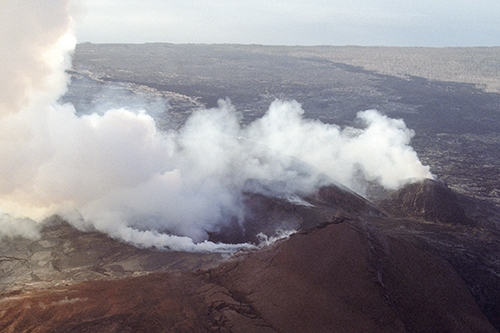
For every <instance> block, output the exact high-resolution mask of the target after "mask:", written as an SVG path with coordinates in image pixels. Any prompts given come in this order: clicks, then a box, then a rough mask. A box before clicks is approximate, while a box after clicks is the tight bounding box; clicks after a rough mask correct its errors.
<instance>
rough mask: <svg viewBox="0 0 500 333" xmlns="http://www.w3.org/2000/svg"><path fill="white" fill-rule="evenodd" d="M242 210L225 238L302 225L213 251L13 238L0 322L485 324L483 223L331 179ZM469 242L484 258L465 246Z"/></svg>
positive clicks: (478, 327)
mask: <svg viewBox="0 0 500 333" xmlns="http://www.w3.org/2000/svg"><path fill="white" fill-rule="evenodd" d="M410 188H417V189H418V188H419V187H418V186H414V187H410ZM408 191H410V190H408ZM410 192H411V191H410ZM419 193H420V192H419ZM247 207H248V209H249V210H250V209H251V210H252V211H253V212H254V215H249V216H250V218H249V220H248V221H246V224H245V225H244V226H246V228H240V229H238V228H236V229H235V230H236V231H234V233H233V236H234V237H236V238H238V237H247V238H245V239H250V238H252V237H255V232H256V231H257V230H258V229H259V228H263V227H265V226H266V225H267V226H268V230H263V231H264V232H266V233H267V234H269V235H271V234H272V232H274V231H275V230H277V229H278V227H279V226H291V225H292V224H294V223H295V224H294V225H293V226H294V227H296V228H297V229H300V230H301V231H300V232H299V233H297V234H294V235H292V236H291V237H289V238H288V239H285V240H281V241H278V242H276V243H274V244H272V245H269V246H264V247H262V248H260V249H256V250H253V251H250V252H240V253H237V254H235V255H233V256H232V258H229V259H228V258H226V260H225V261H224V260H223V258H222V256H220V255H214V254H210V253H198V254H193V253H181V252H170V251H152V250H141V249H137V248H134V247H131V246H129V245H126V244H123V243H119V242H116V241H114V240H112V239H110V238H108V237H107V236H104V235H101V234H98V233H95V232H91V233H83V232H81V231H78V230H75V229H71V227H70V226H69V225H67V224H64V223H62V224H61V223H60V222H59V223H52V224H49V225H48V226H47V227H46V228H45V231H44V236H43V238H42V239H41V240H37V241H28V240H25V241H21V240H11V241H10V244H11V245H10V247H9V248H10V251H11V254H12V251H18V255H19V253H21V252H22V251H23V248H27V249H28V251H26V252H25V253H24V256H25V257H23V258H24V261H23V263H17V264H16V265H17V266H16V265H14V266H13V263H12V262H8V261H3V262H2V265H3V266H2V269H3V271H2V272H3V273H4V274H5V273H9V274H10V275H9V274H7V275H4V280H3V281H4V282H5V281H7V280H6V279H10V280H11V282H14V281H16V280H17V284H16V283H13V286H14V287H11V288H7V289H4V292H3V294H2V296H1V298H0V330H1V331H9V330H11V331H15V332H30V331H36V332H54V331H63V332H125V331H135V332H139V331H147V332H172V331H176V332H424V331H426V332H496V331H495V328H494V327H493V326H492V325H491V323H494V324H496V323H497V319H498V318H497V317H498V315H497V314H498V311H497V310H498V309H499V307H500V302H499V298H498V295H497V294H495V288H496V287H495V286H498V285H499V283H500V279H498V276H496V278H495V274H494V273H495V272H498V271H499V267H498V262H497V261H498V259H499V258H498V252H495V251H494V248H495V246H496V245H498V242H497V243H495V241H493V239H494V238H493V236H494V235H493V234H492V233H488V232H487V231H485V230H479V229H475V228H473V227H471V226H463V225H452V224H443V223H437V224H436V223H430V222H428V221H423V220H420V219H417V218H415V217H412V218H411V219H405V218H392V217H390V216H388V215H387V214H385V213H383V212H382V211H381V210H380V209H378V208H377V207H376V206H374V205H373V204H371V203H370V202H368V201H367V200H365V199H363V198H361V197H359V196H357V195H355V194H353V193H350V192H349V191H347V190H345V189H341V188H339V187H335V186H331V187H327V188H322V189H321V190H320V191H318V193H317V194H315V195H311V196H309V197H307V198H299V197H294V198H282V199H278V198H269V197H266V196H264V195H255V194H254V195H248V198H247ZM287 221H288V222H287ZM290 221H292V222H290ZM285 222H286V223H285ZM287 223H288V224H287ZM252 228H253V229H252ZM463 228H467V230H466V231H464V229H463ZM250 230H253V231H252V232H250ZM222 231H223V230H221V234H220V235H219V236H217V235H213V237H214V238H216V237H223V236H222V234H223V233H222ZM226 231H227V230H226ZM245 232H246V233H245ZM488 235H489V236H488ZM224 237H229V236H224ZM488 237H489V238H488ZM4 244H5V241H4ZM5 248H6V247H3V249H5ZM468 250H470V251H468ZM4 251H5V250H4ZM480 253H483V255H484V256H485V257H487V258H488V259H485V260H483V261H479V260H477V258H476V259H474V258H472V257H471V255H474V256H476V255H480ZM2 255H3V257H2V258H4V259H5V258H7V257H9V258H11V257H13V256H12V255H9V256H8V255H7V254H5V253H3V254H2ZM42 259H43V260H42ZM37 260H38V261H37ZM40 260H41V261H40ZM217 262H219V263H221V264H220V266H218V267H215V268H209V267H210V266H211V267H214V266H215V265H216V263H217ZM495 262H497V264H496V265H495V264H494V263H495ZM6 264H10V265H11V266H9V267H6V266H5V265H6ZM9 269H10V270H9ZM30 270H31V271H30ZM471 270H475V271H476V272H479V273H478V274H479V275H477V274H476V275H474V274H471ZM488 271H489V272H490V273H489V275H487V274H488V273H487V272H488ZM16 272H17V273H16ZM148 272H149V273H151V272H156V273H155V274H150V275H145V274H146V273H148ZM16 274H21V275H22V276H23V277H24V278H26V280H22V279H21V278H20V277H21V275H16ZM137 275H140V276H137ZM473 275H474V276H473ZM44 279H45V281H43V280H44ZM19 281H22V282H20V283H19ZM78 281H86V282H83V283H81V282H80V283H76V282H78ZM5 285H6V284H4V286H5ZM478 305H479V306H478ZM495 313H496V314H495ZM485 314H486V316H485ZM497 329H498V327H497Z"/></svg>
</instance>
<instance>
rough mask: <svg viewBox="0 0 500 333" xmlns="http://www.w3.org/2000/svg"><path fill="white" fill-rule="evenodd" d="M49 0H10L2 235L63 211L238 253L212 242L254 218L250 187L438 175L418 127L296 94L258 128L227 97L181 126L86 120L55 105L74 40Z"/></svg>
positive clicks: (6, 4) (2, 126)
mask: <svg viewBox="0 0 500 333" xmlns="http://www.w3.org/2000/svg"><path fill="white" fill-rule="evenodd" d="M48 3H50V4H51V6H49V7H50V8H45V7H43V6H42V2H39V1H3V2H0V7H1V8H0V13H2V14H0V15H1V18H2V23H1V25H2V30H3V31H2V32H4V33H3V34H2V36H7V38H5V40H2V41H0V43H1V44H0V45H1V46H2V49H4V50H14V51H13V52H11V53H9V52H3V53H2V55H1V57H2V58H1V59H0V61H1V64H0V66H1V67H0V74H2V75H1V76H0V79H1V80H2V81H1V83H0V84H1V87H2V91H1V92H0V115H1V116H0V179H1V181H0V213H1V214H2V215H0V230H2V231H0V232H4V233H5V234H8V235H11V236H15V235H28V236H31V237H34V236H36V232H37V224H36V223H32V224H30V223H29V222H27V220H26V219H27V218H29V219H31V220H34V221H42V220H43V219H44V218H46V217H48V216H50V215H52V214H59V215H61V216H62V217H64V218H66V219H67V220H69V221H70V222H71V223H73V224H74V225H75V226H77V227H79V228H82V229H85V228H95V229H97V230H100V231H103V232H106V233H108V234H109V235H111V236H112V237H115V238H119V239H122V240H124V241H127V242H130V243H133V244H136V245H138V246H156V247H169V248H172V249H179V250H190V251H191V250H193V251H194V250H209V251H214V250H227V249H229V250H230V249H232V248H235V247H241V246H242V245H235V246H232V245H224V244H222V245H221V244H214V243H211V242H208V241H206V240H207V238H208V233H210V232H216V231H217V230H218V229H219V228H220V227H221V226H222V225H223V224H224V223H225V222H227V221H229V220H232V221H234V220H237V221H241V220H242V219H243V218H244V216H243V211H244V210H243V207H242V194H243V193H244V192H261V193H266V194H272V195H278V196H286V195H290V194H308V193H311V192H312V191H314V190H316V189H317V188H318V187H319V186H322V185H326V184H328V183H329V182H338V183H341V184H344V185H346V186H348V187H351V188H353V189H355V190H358V191H361V190H362V187H361V182H360V179H361V180H368V181H375V182H379V183H380V184H381V185H382V186H384V187H386V188H391V189H395V188H397V187H399V186H401V185H402V184H404V183H406V182H409V181H412V180H417V179H422V178H425V177H430V173H429V170H428V167H424V166H422V165H421V163H420V162H419V160H418V158H417V155H416V154H415V152H414V151H413V149H412V148H411V147H410V146H409V145H408V144H409V142H410V139H411V137H412V135H413V133H412V131H410V130H408V129H407V128H406V126H405V124H404V123H403V121H401V120H394V119H390V118H387V117H385V116H383V115H381V114H379V113H378V112H376V111H365V112H360V113H359V114H358V117H359V118H360V119H361V120H362V121H363V122H364V125H365V127H364V128H363V129H354V128H344V129H342V128H340V127H338V126H335V125H328V124H323V123H321V122H319V121H315V120H307V119H304V118H303V113H304V111H303V110H302V108H301V106H300V105H299V104H298V103H297V102H294V101H275V102H274V103H273V104H272V105H271V106H270V108H269V110H268V112H267V113H266V115H265V116H264V117H262V118H261V119H258V120H256V121H255V122H253V123H251V124H250V125H248V126H242V125H241V123H240V118H239V115H238V113H237V112H236V110H234V108H233V106H232V105H231V104H230V102H229V101H221V102H220V103H219V107H217V108H214V109H208V110H199V111H198V112H195V113H194V114H193V116H192V117H191V118H190V119H188V121H187V123H186V124H185V126H184V127H183V128H182V129H181V130H180V131H177V132H161V131H159V130H158V129H157V128H156V125H155V121H154V120H153V118H152V117H151V116H149V115H148V114H146V113H144V112H142V113H141V112H130V111H127V110H126V109H115V110H109V111H107V112H105V113H104V114H101V115H98V114H91V115H85V116H80V117H79V116H77V115H76V114H75V110H74V108H73V107H72V106H71V105H61V104H58V103H57V99H58V98H59V97H60V95H61V94H62V93H63V92H64V88H65V86H66V83H67V77H66V75H65V74H64V70H65V69H66V68H67V67H68V66H69V61H68V59H69V56H68V54H69V52H70V51H71V50H72V48H73V47H74V45H75V41H74V38H72V37H71V36H72V35H71V33H70V32H71V25H72V23H71V19H70V16H69V13H68V2H67V1H63V0H59V1H55V0H54V1H50V2H43V4H44V5H47V4H48ZM20 17H29V18H30V19H29V20H23V21H22V22H20V21H18V20H20V19H19V18H20ZM31 23H33V24H34V26H31V25H30V24H31ZM26 26H29V28H27V27H26ZM16 221H17V222H16ZM16 223H17V224H16ZM17 225H18V226H19V228H16V227H13V226H17Z"/></svg>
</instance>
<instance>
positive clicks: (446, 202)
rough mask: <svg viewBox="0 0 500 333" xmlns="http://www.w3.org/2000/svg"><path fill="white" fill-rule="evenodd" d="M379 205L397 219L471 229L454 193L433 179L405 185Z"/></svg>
mask: <svg viewBox="0 0 500 333" xmlns="http://www.w3.org/2000/svg"><path fill="white" fill-rule="evenodd" d="M381 206H382V207H384V208H385V209H387V210H388V211H390V212H391V213H393V214H395V215H397V216H405V217H419V218H423V219H425V220H427V221H431V222H442V223H449V224H461V225H469V226H473V225H474V224H475V223H474V222H473V221H472V220H471V219H469V218H468V217H467V216H466V214H465V210H464V208H463V207H462V205H461V204H460V201H459V199H458V197H457V194H456V193H455V192H453V191H452V190H451V189H450V188H448V186H446V184H445V183H443V182H441V181H437V180H433V179H425V180H423V181H421V182H417V183H412V184H408V185H406V186H404V187H403V188H401V189H400V190H398V191H396V192H394V193H391V195H390V198H389V199H388V200H386V201H384V202H382V203H381Z"/></svg>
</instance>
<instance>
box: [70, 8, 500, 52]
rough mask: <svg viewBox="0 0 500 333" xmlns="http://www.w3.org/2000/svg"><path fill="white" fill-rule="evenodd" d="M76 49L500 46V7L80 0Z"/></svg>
mask: <svg viewBox="0 0 500 333" xmlns="http://www.w3.org/2000/svg"><path fill="white" fill-rule="evenodd" d="M82 7H83V8H84V9H83V10H82V11H81V13H80V14H81V15H78V16H77V20H78V25H77V37H78V40H79V42H87V41H90V42H95V43H104V42H124V43H144V42H172V43H243V44H279V45H317V44H325V45H395V46H494V45H495V46H497V45H500V1H499V0H420V1H413V0H349V1H340V0H307V1H305V0H267V1H266V0H210V1H209V0H175V1H173V0H147V1H144V0H105V1H103V0H83V5H82Z"/></svg>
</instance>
